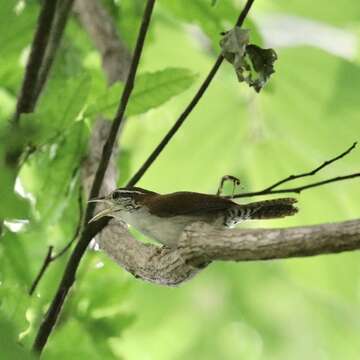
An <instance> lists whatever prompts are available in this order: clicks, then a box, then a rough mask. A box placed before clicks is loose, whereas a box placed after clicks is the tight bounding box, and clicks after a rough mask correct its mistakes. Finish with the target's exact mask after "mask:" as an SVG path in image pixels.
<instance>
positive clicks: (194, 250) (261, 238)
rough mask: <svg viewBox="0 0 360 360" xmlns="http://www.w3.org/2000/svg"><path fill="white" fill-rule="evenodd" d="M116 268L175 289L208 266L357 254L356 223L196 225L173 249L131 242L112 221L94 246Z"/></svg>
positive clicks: (359, 240) (359, 229) (358, 230)
mask: <svg viewBox="0 0 360 360" xmlns="http://www.w3.org/2000/svg"><path fill="white" fill-rule="evenodd" d="M99 244H100V247H101V249H103V250H104V251H105V252H106V253H107V254H108V255H109V256H110V257H111V258H113V259H114V260H115V261H116V262H117V263H118V264H119V265H120V266H122V267H123V268H124V269H126V270H127V271H129V272H130V273H132V274H133V275H134V276H135V277H139V278H141V279H143V280H146V281H150V282H153V283H157V284H161V285H167V286H174V285H178V284H180V283H182V282H184V281H186V280H189V279H191V278H192V277H193V276H194V275H196V274H197V273H198V272H199V271H200V270H201V269H204V268H205V267H206V266H207V265H208V264H210V263H211V262H212V261H216V260H223V261H249V260H269V259H282V258H290V257H302V256H313V255H319V254H330V253H338V252H342V251H350V250H357V249H360V220H352V221H346V222H341V223H334V224H321V225H314V226H305V227H293V228H284V229H232V230H223V231H220V230H215V229H213V228H212V227H211V226H209V225H206V224H202V223H196V224H193V225H192V226H191V227H189V228H187V229H186V230H185V231H184V233H183V236H182V238H181V239H180V242H179V246H178V247H177V248H176V249H167V248H164V247H162V248H160V247H157V246H155V245H150V244H143V243H140V242H138V241H137V240H135V239H134V238H133V237H132V236H131V235H130V234H129V233H128V232H127V230H126V228H125V227H121V226H119V224H118V223H116V224H115V223H114V222H111V223H110V224H109V225H108V226H107V227H106V228H105V229H104V230H103V232H102V237H101V239H100V241H99Z"/></svg>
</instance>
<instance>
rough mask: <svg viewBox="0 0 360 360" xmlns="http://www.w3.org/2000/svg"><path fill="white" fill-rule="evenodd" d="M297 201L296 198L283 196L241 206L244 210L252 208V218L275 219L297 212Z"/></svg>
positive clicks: (250, 214) (250, 213)
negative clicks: (295, 204)
mask: <svg viewBox="0 0 360 360" xmlns="http://www.w3.org/2000/svg"><path fill="white" fill-rule="evenodd" d="M296 202H297V200H296V199H294V198H283V199H274V200H265V201H258V202H254V203H250V204H247V205H240V206H241V207H242V208H243V210H250V211H249V218H250V219H273V218H282V217H285V216H290V215H294V214H296V213H297V212H298V209H297V207H295V206H294V205H293V204H294V203H296Z"/></svg>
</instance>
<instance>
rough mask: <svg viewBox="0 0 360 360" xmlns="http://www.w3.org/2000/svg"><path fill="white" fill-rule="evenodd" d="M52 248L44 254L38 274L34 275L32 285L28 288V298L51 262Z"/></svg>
mask: <svg viewBox="0 0 360 360" xmlns="http://www.w3.org/2000/svg"><path fill="white" fill-rule="evenodd" d="M53 248H54V247H53V246H49V249H48V252H47V254H46V256H45V258H44V261H43V264H42V265H41V268H40V270H39V272H38V274H37V275H36V277H35V279H34V281H33V283H32V284H31V286H30V289H29V295H30V296H31V295H32V294H33V293H34V291H35V289H36V288H37V286H38V284H39V282H40V280H41V278H42V277H43V275H44V273H45V271H46V269H47V267H48V266H49V264H50V263H51V261H52V251H53Z"/></svg>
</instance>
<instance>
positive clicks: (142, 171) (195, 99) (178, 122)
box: [127, 0, 254, 186]
mask: <svg viewBox="0 0 360 360" xmlns="http://www.w3.org/2000/svg"><path fill="white" fill-rule="evenodd" d="M253 2H254V0H248V1H247V3H246V5H245V7H244V9H243V10H242V12H241V14H240V15H239V18H238V19H237V21H236V26H242V24H243V22H244V20H245V18H246V16H247V15H248V13H249V11H250V9H251V6H252V4H253ZM223 60H224V57H223V55H222V54H220V55H219V56H218V58H217V59H216V61H215V64H214V65H213V67H212V68H211V70H210V72H209V74H208V76H207V77H206V78H205V80H204V82H203V83H202V84H201V86H200V88H199V90H198V91H197V93H196V94H195V96H194V97H193V99H192V100H191V101H190V103H189V105H188V106H187V107H186V108H185V110H184V111H183V112H182V113H181V115H180V116H179V118H178V119H177V120H176V122H175V124H174V125H173V127H172V128H171V129H170V130H169V132H168V133H167V134H166V135H165V136H164V138H163V139H162V140H161V142H160V144H159V145H158V146H157V147H156V148H155V149H154V151H153V152H152V153H151V154H150V156H149V157H148V158H147V159H146V161H145V162H144V164H143V165H142V166H141V167H140V169H139V170H138V171H137V173H136V174H135V175H134V176H133V177H132V178H131V179H130V181H129V182H128V184H127V186H134V185H135V184H136V183H137V182H138V181H139V180H140V179H141V178H142V176H143V175H144V174H145V172H146V171H147V170H148V168H149V167H150V166H151V165H152V163H153V162H154V161H155V160H156V159H157V157H158V156H159V155H160V153H161V152H162V151H163V149H164V148H165V146H166V145H167V144H168V143H169V141H170V140H171V139H172V137H173V136H174V135H175V134H176V132H177V131H178V130H179V129H180V127H181V125H182V124H183V123H184V121H185V120H186V119H187V117H188V116H189V114H190V113H191V112H192V111H193V109H194V108H195V106H196V105H197V103H198V102H199V101H200V99H201V98H202V96H203V95H204V93H205V91H206V90H207V88H208V87H209V85H210V83H211V81H212V80H213V78H214V77H215V75H216V73H217V71H218V70H219V68H220V66H221V64H222V62H223Z"/></svg>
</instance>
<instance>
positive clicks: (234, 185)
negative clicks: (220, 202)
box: [216, 175, 240, 197]
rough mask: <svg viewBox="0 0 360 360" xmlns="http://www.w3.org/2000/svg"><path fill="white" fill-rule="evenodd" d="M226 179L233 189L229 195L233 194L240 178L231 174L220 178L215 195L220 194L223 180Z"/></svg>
mask: <svg viewBox="0 0 360 360" xmlns="http://www.w3.org/2000/svg"><path fill="white" fill-rule="evenodd" d="M227 180H230V181H232V183H233V191H232V194H231V197H233V196H234V193H235V189H236V187H237V186H239V185H240V180H239V179H238V178H237V177H235V176H232V175H225V176H223V177H222V178H221V181H220V185H219V188H218V191H217V193H216V195H217V196H221V193H222V191H223V187H224V184H225V181H227Z"/></svg>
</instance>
